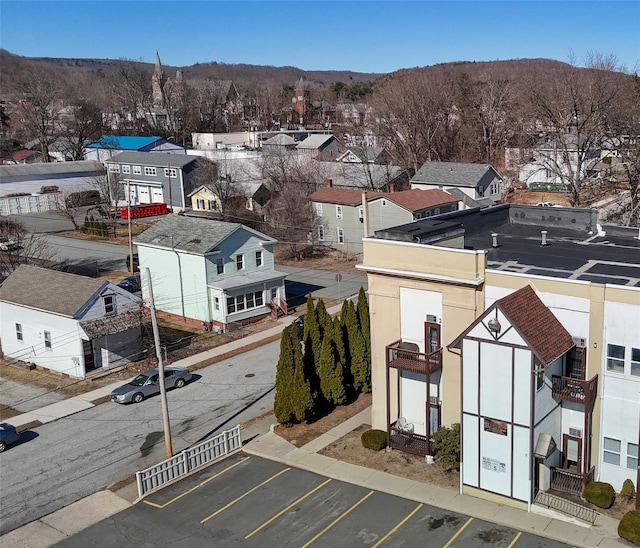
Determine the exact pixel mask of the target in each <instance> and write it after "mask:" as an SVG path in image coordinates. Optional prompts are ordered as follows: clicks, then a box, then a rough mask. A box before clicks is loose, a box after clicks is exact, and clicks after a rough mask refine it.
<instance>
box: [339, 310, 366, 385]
mask: <svg viewBox="0 0 640 548" xmlns="http://www.w3.org/2000/svg"><path fill="white" fill-rule="evenodd" d="M349 303H350V304H349V305H348V308H347V319H346V322H345V327H346V329H347V336H348V339H349V356H350V358H351V366H350V370H351V375H352V377H353V388H354V390H355V391H356V392H368V391H369V390H370V389H371V371H370V368H368V367H367V363H366V355H367V347H366V344H365V341H364V337H363V336H362V332H361V331H360V325H359V323H358V315H357V314H356V310H355V307H354V305H353V303H352V302H351V301H349Z"/></svg>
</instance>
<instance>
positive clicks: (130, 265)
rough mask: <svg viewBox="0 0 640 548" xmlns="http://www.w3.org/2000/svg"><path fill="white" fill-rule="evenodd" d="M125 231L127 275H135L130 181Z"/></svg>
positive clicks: (128, 181) (129, 182)
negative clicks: (127, 245) (126, 232)
mask: <svg viewBox="0 0 640 548" xmlns="http://www.w3.org/2000/svg"><path fill="white" fill-rule="evenodd" d="M127 231H128V234H129V274H131V275H132V276H133V274H134V273H135V265H134V264H133V236H132V234H131V181H130V180H129V179H127Z"/></svg>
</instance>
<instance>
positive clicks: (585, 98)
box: [528, 58, 619, 206]
mask: <svg viewBox="0 0 640 548" xmlns="http://www.w3.org/2000/svg"><path fill="white" fill-rule="evenodd" d="M591 61H592V64H591V65H590V66H589V67H587V68H586V69H582V70H577V69H575V68H574V69H572V70H568V71H566V72H564V73H563V74H562V75H558V76H557V77H555V78H553V79H551V80H550V79H548V78H545V76H544V74H540V73H537V74H533V75H532V78H531V82H530V84H531V88H530V94H529V97H528V100H529V104H530V107H531V111H532V117H533V119H534V120H535V121H537V123H538V125H539V128H540V131H541V134H542V136H543V138H544V139H545V140H546V141H547V142H548V143H549V145H550V147H549V149H548V150H549V151H550V152H544V153H542V154H540V157H539V161H538V163H539V165H540V169H541V170H542V169H544V170H546V172H547V173H549V174H552V175H553V176H554V177H555V178H556V179H557V180H558V181H561V182H562V183H563V184H564V185H565V186H566V188H567V194H568V198H569V201H570V203H571V205H572V206H581V205H582V204H583V202H584V201H585V200H584V198H585V196H584V191H585V188H586V187H588V186H590V185H591V184H593V183H594V179H593V177H594V173H593V171H592V167H593V165H594V163H595V162H594V160H595V161H597V156H598V154H599V151H600V149H601V147H602V146H603V144H604V143H605V142H606V140H607V139H608V138H609V137H610V133H609V129H610V126H609V124H608V118H607V117H608V111H609V109H611V108H612V107H613V106H614V104H615V102H616V99H617V97H618V95H619V89H618V86H617V85H616V82H617V78H616V77H615V74H614V72H613V71H612V68H613V67H612V65H611V63H613V62H614V59H612V58H609V59H608V61H607V62H606V63H604V61H605V59H604V58H598V59H592V60H591ZM595 61H597V62H595Z"/></svg>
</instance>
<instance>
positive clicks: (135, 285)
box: [118, 274, 142, 293]
mask: <svg viewBox="0 0 640 548" xmlns="http://www.w3.org/2000/svg"><path fill="white" fill-rule="evenodd" d="M118 287H121V288H122V289H124V290H125V291H128V292H129V293H136V292H138V291H140V289H142V285H141V283H140V274H134V275H133V276H127V277H126V278H124V279H123V280H121V281H120V282H119V283H118Z"/></svg>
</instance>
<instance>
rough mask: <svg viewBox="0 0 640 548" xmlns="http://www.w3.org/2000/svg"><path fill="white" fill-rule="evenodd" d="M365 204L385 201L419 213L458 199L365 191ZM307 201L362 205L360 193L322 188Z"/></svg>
mask: <svg viewBox="0 0 640 548" xmlns="http://www.w3.org/2000/svg"><path fill="white" fill-rule="evenodd" d="M366 198H367V202H372V201H374V200H379V199H382V198H384V199H386V200H389V201H390V202H393V203H394V204H397V205H399V206H400V207H402V208H404V209H406V210H408V211H420V210H422V209H427V208H430V207H437V206H439V205H444V204H450V203H456V202H458V199H457V198H455V197H454V196H451V194H449V193H447V192H444V191H443V190H438V189H433V190H420V189H413V190H402V191H400V192H373V191H366ZM309 200H311V201H313V202H323V203H330V204H339V205H348V206H354V207H355V206H359V205H361V204H362V191H361V190H352V189H346V188H334V187H323V188H320V189H318V190H316V191H315V192H314V193H313V194H311V196H309Z"/></svg>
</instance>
